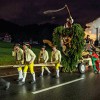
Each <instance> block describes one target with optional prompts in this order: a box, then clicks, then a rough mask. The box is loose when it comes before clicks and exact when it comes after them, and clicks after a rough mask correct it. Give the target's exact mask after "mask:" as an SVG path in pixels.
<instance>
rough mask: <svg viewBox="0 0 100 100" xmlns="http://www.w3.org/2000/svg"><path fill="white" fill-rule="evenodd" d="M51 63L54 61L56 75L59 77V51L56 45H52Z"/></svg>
mask: <svg viewBox="0 0 100 100" xmlns="http://www.w3.org/2000/svg"><path fill="white" fill-rule="evenodd" d="M52 49H53V51H52V53H51V63H55V69H56V77H57V78H59V67H60V63H61V52H60V51H59V50H57V48H56V46H53V47H52Z"/></svg>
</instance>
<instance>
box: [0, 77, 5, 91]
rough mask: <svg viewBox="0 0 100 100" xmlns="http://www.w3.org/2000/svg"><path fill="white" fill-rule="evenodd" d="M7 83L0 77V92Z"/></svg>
mask: <svg viewBox="0 0 100 100" xmlns="http://www.w3.org/2000/svg"><path fill="white" fill-rule="evenodd" d="M6 84H7V81H6V80H4V79H3V78H1V77H0V90H1V89H4V88H5V87H6Z"/></svg>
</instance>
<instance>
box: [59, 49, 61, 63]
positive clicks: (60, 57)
mask: <svg viewBox="0 0 100 100" xmlns="http://www.w3.org/2000/svg"><path fill="white" fill-rule="evenodd" d="M58 57H59V63H60V62H61V52H60V51H59V54H58Z"/></svg>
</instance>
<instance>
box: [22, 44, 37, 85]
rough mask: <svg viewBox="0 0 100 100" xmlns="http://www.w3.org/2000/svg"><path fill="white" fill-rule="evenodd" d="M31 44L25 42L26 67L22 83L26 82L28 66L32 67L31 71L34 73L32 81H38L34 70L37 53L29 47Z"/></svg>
mask: <svg viewBox="0 0 100 100" xmlns="http://www.w3.org/2000/svg"><path fill="white" fill-rule="evenodd" d="M29 46H30V45H29V44H23V50H24V61H25V67H24V70H23V79H22V81H21V84H24V83H25V79H26V76H27V70H28V68H29V69H30V73H31V74H32V78H33V80H32V82H31V83H35V82H36V79H35V72H34V61H35V58H36V55H35V53H34V52H33V51H32V50H31V49H30V48H29Z"/></svg>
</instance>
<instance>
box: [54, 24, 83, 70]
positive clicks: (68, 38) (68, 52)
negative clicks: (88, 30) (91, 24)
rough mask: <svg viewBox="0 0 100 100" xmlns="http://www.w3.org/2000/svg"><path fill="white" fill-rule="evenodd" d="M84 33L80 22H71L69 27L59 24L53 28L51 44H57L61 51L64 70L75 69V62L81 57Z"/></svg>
mask: <svg viewBox="0 0 100 100" xmlns="http://www.w3.org/2000/svg"><path fill="white" fill-rule="evenodd" d="M84 35H85V33H84V30H83V28H82V27H81V25H80V24H73V25H72V27H71V28H64V27H63V26H59V27H56V28H55V29H54V32H53V44H54V45H57V47H58V49H59V50H60V51H61V53H62V62H61V63H62V65H63V66H64V71H69V72H72V71H74V70H75V69H76V64H77V63H78V60H79V59H80V58H81V55H82V50H83V48H84ZM64 39H65V41H64ZM62 42H63V44H62ZM65 42H66V43H65Z"/></svg>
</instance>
